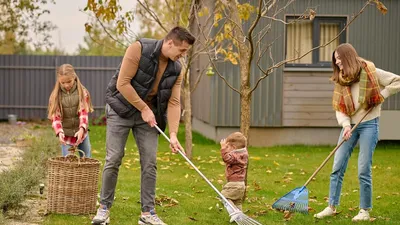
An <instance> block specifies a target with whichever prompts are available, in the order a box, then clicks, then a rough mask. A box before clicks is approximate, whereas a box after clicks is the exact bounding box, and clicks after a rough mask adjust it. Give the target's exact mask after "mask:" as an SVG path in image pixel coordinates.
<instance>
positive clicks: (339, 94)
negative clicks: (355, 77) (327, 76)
mask: <svg viewBox="0 0 400 225" xmlns="http://www.w3.org/2000/svg"><path fill="white" fill-rule="evenodd" d="M362 66H363V68H362V69H361V73H360V81H359V85H360V93H359V96H358V102H359V103H360V105H361V107H363V108H365V109H366V110H368V109H369V108H371V107H374V106H376V105H379V104H381V103H382V102H383V101H384V98H383V97H382V95H381V94H380V88H379V82H378V78H377V77H376V68H375V65H374V64H373V63H371V62H365V61H364V62H362ZM332 105H333V109H334V110H336V111H340V112H342V113H345V114H346V115H349V116H351V115H353V114H354V113H355V108H354V103H353V98H352V96H351V85H348V86H343V85H340V84H339V83H338V82H336V83H335V89H334V92H333V98H332Z"/></svg>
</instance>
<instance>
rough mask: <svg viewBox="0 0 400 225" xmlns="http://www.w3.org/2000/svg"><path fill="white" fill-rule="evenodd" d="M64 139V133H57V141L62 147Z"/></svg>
mask: <svg viewBox="0 0 400 225" xmlns="http://www.w3.org/2000/svg"><path fill="white" fill-rule="evenodd" d="M64 138H65V135H64V132H60V133H58V140H59V141H60V144H62V145H65V140H64Z"/></svg>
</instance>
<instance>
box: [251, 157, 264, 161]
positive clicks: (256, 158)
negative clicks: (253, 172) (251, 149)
mask: <svg viewBox="0 0 400 225" xmlns="http://www.w3.org/2000/svg"><path fill="white" fill-rule="evenodd" d="M250 159H253V160H261V157H250Z"/></svg>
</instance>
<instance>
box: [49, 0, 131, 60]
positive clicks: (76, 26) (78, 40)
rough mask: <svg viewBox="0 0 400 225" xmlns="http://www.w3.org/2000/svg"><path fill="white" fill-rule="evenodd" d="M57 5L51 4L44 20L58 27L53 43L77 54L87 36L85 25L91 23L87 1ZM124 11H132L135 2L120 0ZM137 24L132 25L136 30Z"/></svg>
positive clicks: (58, 0)
mask: <svg viewBox="0 0 400 225" xmlns="http://www.w3.org/2000/svg"><path fill="white" fill-rule="evenodd" d="M55 1H56V4H51V3H49V4H48V5H47V7H46V8H47V9H49V10H50V14H47V15H44V16H43V17H42V20H48V21H51V22H52V23H53V24H54V25H56V26H57V29H55V30H54V31H53V32H51V35H52V42H53V43H54V44H55V46H56V47H59V48H60V47H61V48H62V49H64V50H65V51H66V52H67V53H68V54H72V53H75V52H76V50H77V48H78V45H79V44H83V37H84V35H85V23H86V22H87V21H89V19H88V18H89V16H88V15H87V14H86V12H83V9H84V8H85V6H86V3H87V0H55ZM119 2H120V4H121V6H122V8H123V10H125V11H126V10H131V9H133V8H134V7H135V1H133V0H119ZM135 27H137V24H132V25H131V28H132V30H135Z"/></svg>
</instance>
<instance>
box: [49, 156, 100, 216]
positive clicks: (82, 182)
mask: <svg viewBox="0 0 400 225" xmlns="http://www.w3.org/2000/svg"><path fill="white" fill-rule="evenodd" d="M79 151H80V150H79ZM99 170H100V162H99V161H98V160H96V159H92V158H85V157H82V158H79V157H78V156H76V155H75V154H74V152H71V153H70V154H68V155H67V156H65V157H54V158H50V159H48V161H47V172H48V186H47V187H48V194H47V212H48V213H61V214H73V215H78V214H88V213H93V212H95V211H96V200H97V191H98V186H97V185H98V179H99Z"/></svg>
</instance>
